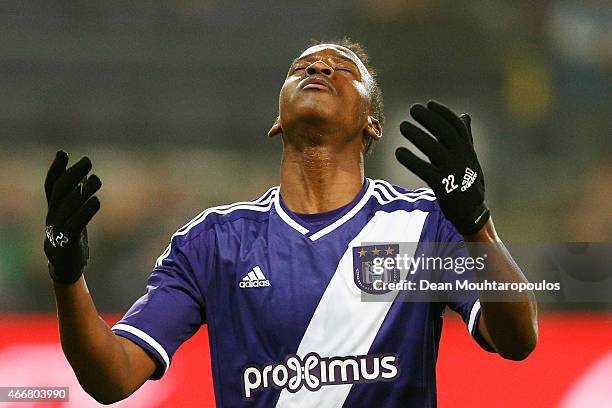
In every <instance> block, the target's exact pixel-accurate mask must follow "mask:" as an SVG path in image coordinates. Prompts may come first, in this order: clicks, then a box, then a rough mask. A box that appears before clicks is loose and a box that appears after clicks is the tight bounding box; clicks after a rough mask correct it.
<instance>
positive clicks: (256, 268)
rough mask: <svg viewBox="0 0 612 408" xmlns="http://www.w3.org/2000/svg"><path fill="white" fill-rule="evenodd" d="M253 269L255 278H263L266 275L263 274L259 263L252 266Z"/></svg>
mask: <svg viewBox="0 0 612 408" xmlns="http://www.w3.org/2000/svg"><path fill="white" fill-rule="evenodd" d="M253 271H255V275H257V279H259V280H265V279H266V277H265V276H264V274H263V272H262V271H261V268H260V267H259V265H256V266H255V267H254V268H253Z"/></svg>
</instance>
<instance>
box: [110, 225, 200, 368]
mask: <svg viewBox="0 0 612 408" xmlns="http://www.w3.org/2000/svg"><path fill="white" fill-rule="evenodd" d="M209 241H210V235H208V234H205V233H203V234H200V235H198V236H196V237H195V238H191V239H185V237H182V236H178V237H177V236H176V235H175V237H173V239H172V240H171V243H170V245H169V247H168V249H166V251H165V252H164V253H163V254H162V256H161V257H160V258H159V259H158V260H157V262H156V265H155V268H154V269H153V272H152V273H151V275H150V276H149V278H148V281H147V288H146V293H145V294H144V295H143V296H142V297H141V298H140V299H138V300H137V301H136V302H135V303H134V304H133V305H132V307H131V308H130V309H129V310H128V312H127V313H126V314H125V316H123V318H122V319H121V320H120V321H119V322H117V324H115V325H114V326H113V327H112V330H113V332H114V333H115V334H117V335H119V336H122V337H126V338H128V339H130V340H132V341H133V342H135V343H136V344H138V345H139V346H141V347H142V348H144V349H145V350H146V351H147V352H148V353H149V354H150V355H151V356H153V358H154V359H155V360H156V362H157V369H156V371H155V372H154V373H153V375H152V376H151V379H152V380H157V379H160V378H161V377H162V376H163V375H164V373H165V372H166V371H167V370H168V367H169V366H170V361H171V360H172V356H173V355H174V352H175V351H176V350H177V349H178V347H179V346H180V345H181V344H182V343H183V342H185V341H186V340H188V339H189V338H190V337H191V336H193V335H194V334H195V333H196V332H197V331H198V329H199V328H200V327H201V325H202V324H204V323H205V320H206V319H205V315H206V314H205V310H206V309H205V301H204V296H203V294H202V290H201V287H202V282H201V280H199V279H198V276H196V271H199V272H200V271H202V270H203V268H206V266H207V265H206V264H207V262H205V259H204V258H206V254H208V253H209V252H210V248H211V246H212V245H211V244H210V242H209Z"/></svg>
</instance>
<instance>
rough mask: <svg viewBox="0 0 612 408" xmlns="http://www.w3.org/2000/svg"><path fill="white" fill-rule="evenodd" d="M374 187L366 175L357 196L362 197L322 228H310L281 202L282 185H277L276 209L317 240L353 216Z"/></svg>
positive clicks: (292, 226) (287, 221)
mask: <svg viewBox="0 0 612 408" xmlns="http://www.w3.org/2000/svg"><path fill="white" fill-rule="evenodd" d="M373 188H374V183H373V182H372V180H370V179H369V178H367V177H366V179H365V183H364V187H363V189H362V190H361V191H360V192H359V194H358V195H357V196H356V197H355V198H356V199H357V198H358V197H359V196H361V198H360V199H358V200H356V202H354V203H352V204H350V205H349V206H348V208H347V209H345V210H344V211H343V213H344V214H343V215H342V216H341V217H340V218H338V219H337V220H335V221H334V222H332V223H331V224H329V225H327V226H326V227H324V228H322V229H320V230H309V228H308V227H307V226H306V225H304V223H303V222H302V221H301V220H300V218H299V217H298V216H296V215H295V214H294V213H292V212H291V211H290V210H289V209H285V208H284V207H285V206H284V205H282V203H281V200H282V198H281V196H280V187H277V190H276V194H275V196H274V209H275V210H276V213H277V214H278V216H279V217H280V218H281V219H282V220H283V221H284V222H285V223H286V224H287V225H289V226H290V227H291V228H293V229H295V230H296V231H298V232H299V233H300V234H303V235H306V236H307V237H308V238H309V239H310V240H311V241H316V240H318V239H319V238H321V237H324V236H325V235H327V234H329V233H330V232H332V231H334V230H335V229H337V228H338V227H340V226H341V225H342V224H344V223H345V222H347V221H348V220H350V219H351V218H353V217H354V216H355V214H357V213H358V212H359V210H361V209H362V208H363V206H364V205H365V203H366V202H367V201H368V199H369V198H370V196H371V195H372V190H373Z"/></svg>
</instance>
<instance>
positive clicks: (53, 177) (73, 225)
mask: <svg viewBox="0 0 612 408" xmlns="http://www.w3.org/2000/svg"><path fill="white" fill-rule="evenodd" d="M67 165H68V154H67V153H66V152H64V151H61V150H60V151H59V152H57V155H56V156H55V160H54V161H53V163H52V164H51V167H50V168H49V171H48V173H47V178H46V180H45V194H46V196H47V204H48V212H47V218H46V227H45V233H46V238H45V244H44V249H45V254H46V255H47V259H48V260H49V273H50V274H51V278H53V280H54V281H55V282H58V283H63V284H71V283H74V282H76V281H77V280H78V279H79V278H80V277H81V275H82V274H83V269H84V268H85V265H87V260H88V259H89V247H88V244H87V229H86V228H85V226H86V225H87V223H88V222H89V221H90V220H91V219H92V218H93V216H94V215H95V214H96V212H98V210H99V209H100V201H99V200H98V198H97V197H94V196H93V195H94V194H95V193H96V191H98V190H99V189H100V187H101V186H102V182H101V181H100V179H99V178H98V177H97V176H95V175H93V174H92V175H90V176H89V177H87V173H89V172H90V171H91V161H90V160H89V158H87V157H83V158H82V159H81V160H80V161H78V162H77V163H76V164H74V165H73V166H71V167H69V168H68V169H66V166H67Z"/></svg>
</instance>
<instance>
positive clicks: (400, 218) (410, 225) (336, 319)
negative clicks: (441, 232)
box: [276, 210, 428, 407]
mask: <svg viewBox="0 0 612 408" xmlns="http://www.w3.org/2000/svg"><path fill="white" fill-rule="evenodd" d="M427 214H428V213H426V212H423V211H420V210H414V211H410V212H408V211H404V210H398V211H394V212H391V213H387V212H383V211H379V212H377V213H376V214H374V217H372V219H371V220H370V221H369V222H368V224H367V225H366V226H365V227H364V228H363V229H362V230H361V232H360V233H359V234H358V235H357V236H356V237H355V238H354V239H353V240H352V241H351V242H350V244H349V246H348V249H347V250H346V252H345V253H344V255H343V256H342V259H341V260H340V263H339V264H338V268H337V269H336V272H335V274H334V276H333V277H332V279H331V281H330V282H329V285H328V286H327V288H326V289H325V293H324V294H323V296H322V297H321V300H320V301H319V304H318V305H317V308H316V310H315V312H314V314H313V316H312V319H311V320H310V323H309V324H308V328H307V329H306V332H305V333H304V336H303V337H302V341H301V342H300V345H299V347H298V350H297V354H298V356H300V357H302V358H303V357H304V356H305V355H306V354H308V353H310V352H316V353H318V354H319V355H320V356H322V357H331V356H342V357H344V356H358V355H364V354H367V353H368V351H369V350H370V347H371V346H372V343H373V342H374V338H375V337H376V335H377V333H378V331H379V330H380V327H381V325H382V323H383V321H384V319H385V317H386V316H387V313H388V311H389V309H390V307H391V304H392V302H391V301H389V302H363V301H362V299H361V291H360V290H359V288H358V287H357V286H356V285H355V282H354V280H353V248H354V247H357V246H361V245H364V244H367V243H374V242H394V243H400V253H405V254H407V255H408V256H412V255H413V254H414V245H412V248H409V245H406V244H404V245H402V244H401V243H410V242H412V243H416V242H419V239H420V237H421V231H422V230H423V225H424V223H425V219H426V218H427ZM404 272H405V271H404ZM404 276H405V275H404ZM389 295H390V296H389V298H388V299H390V300H393V299H394V298H395V297H396V296H397V292H395V293H393V292H391V293H389ZM383 296H384V295H383ZM386 351H394V352H395V351H396V350H386ZM400 369H401V367H400ZM351 387H352V385H351V384H344V385H327V386H323V387H321V388H320V389H319V390H318V391H316V392H312V391H308V390H307V389H306V388H301V389H300V390H299V391H297V392H296V393H291V392H289V391H287V390H286V389H283V390H282V391H281V394H280V397H279V399H278V402H277V404H276V406H277V407H341V406H342V404H343V403H344V401H345V400H346V397H347V396H348V394H349V392H350V390H351Z"/></svg>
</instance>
